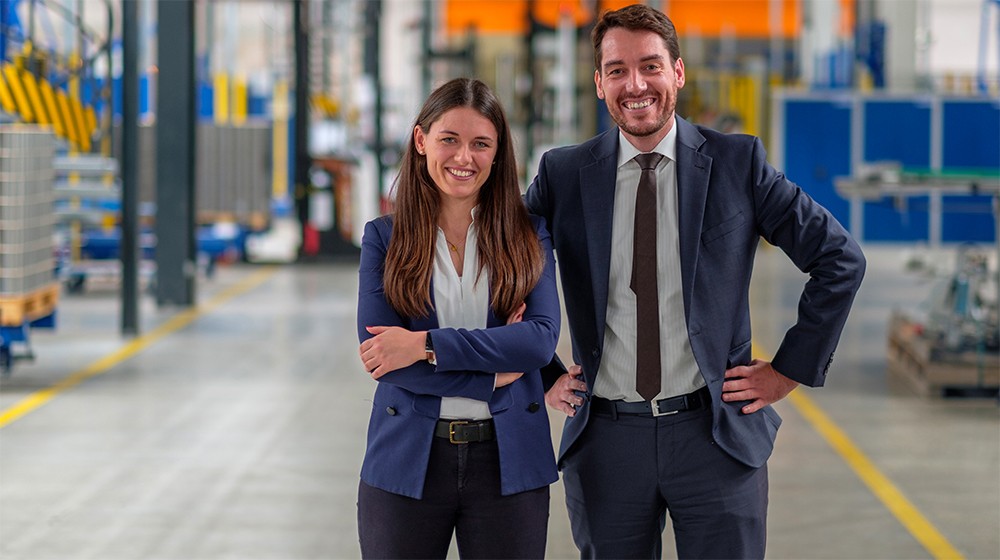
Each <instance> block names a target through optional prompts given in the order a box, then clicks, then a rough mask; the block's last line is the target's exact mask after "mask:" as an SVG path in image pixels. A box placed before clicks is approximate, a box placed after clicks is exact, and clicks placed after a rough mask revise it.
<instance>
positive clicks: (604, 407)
mask: <svg viewBox="0 0 1000 560" xmlns="http://www.w3.org/2000/svg"><path fill="white" fill-rule="evenodd" d="M710 400H711V395H710V394H709V392H708V387H702V388H701V389H698V390H697V391H695V392H693V393H688V394H686V395H680V396H679V397H670V398H667V399H660V400H658V401H653V403H652V404H653V405H655V408H654V407H653V406H650V404H651V403H650V402H649V401H639V402H625V401H609V400H608V399H602V398H601V397H592V398H591V399H590V407H591V409H592V410H593V411H594V412H595V413H604V414H610V415H614V414H632V415H636V416H666V415H668V414H677V413H678V412H683V411H685V410H697V409H699V408H702V407H705V406H708V403H709V402H710Z"/></svg>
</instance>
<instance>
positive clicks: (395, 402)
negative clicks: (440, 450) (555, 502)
mask: <svg viewBox="0 0 1000 560" xmlns="http://www.w3.org/2000/svg"><path fill="white" fill-rule="evenodd" d="M532 221H533V223H534V225H535V228H536V231H537V233H538V241H539V242H540V243H541V244H542V248H543V250H542V253H543V254H544V255H545V268H544V271H543V273H542V277H541V278H540V279H539V281H538V284H537V285H536V286H535V288H534V289H533V290H532V291H531V293H530V294H528V297H527V298H526V299H525V304H526V309H525V311H524V315H523V316H522V320H521V322H519V323H515V324H513V325H505V324H504V323H505V321H504V320H501V319H498V318H497V317H496V316H495V315H494V314H493V311H492V309H491V310H490V311H489V313H488V316H487V325H486V326H487V327H499V328H487V329H471V330H470V329H453V328H444V329H442V328H439V325H438V320H437V315H436V314H435V313H434V311H433V310H429V313H428V316H426V317H403V316H400V315H399V313H397V312H396V311H395V310H393V309H392V308H391V307H390V306H389V304H388V302H387V301H386V299H385V291H384V285H383V280H382V278H383V273H384V269H385V254H386V249H387V248H388V247H389V240H390V239H391V238H392V224H393V220H392V217H390V216H383V217H380V218H376V219H374V220H372V221H370V222H368V223H367V224H366V225H365V233H364V237H363V239H362V248H361V264H360V267H359V269H360V270H359V286H358V338H359V339H360V340H361V341H362V342H363V341H365V340H367V339H368V338H371V336H372V335H371V334H370V333H368V331H367V330H365V327H367V326H397V327H403V328H405V329H408V330H411V331H424V330H429V331H431V336H432V338H433V340H434V350H435V353H436V355H437V366H432V365H431V364H430V363H428V362H426V361H424V360H421V361H419V362H416V363H414V364H412V365H410V366H407V367H405V368H401V369H398V370H395V371H392V372H389V373H387V374H386V375H384V376H382V377H380V378H379V380H378V381H379V383H378V386H377V387H376V389H375V398H374V402H373V404H372V413H371V419H370V420H369V423H368V444H367V449H366V451H365V458H364V462H363V464H362V466H361V479H362V480H364V481H365V482H366V483H368V484H369V485H371V486H374V487H376V488H381V489H383V490H386V491H388V492H392V493H394V494H401V495H403V496H409V497H411V498H417V499H419V498H421V497H422V496H423V490H424V478H425V476H426V473H427V464H428V460H429V457H430V451H431V438H433V437H434V427H435V425H436V424H437V421H438V415H439V413H440V410H441V397H467V398H470V399H477V400H481V401H486V402H488V403H489V408H490V414H492V416H493V422H494V426H495V428H496V429H495V433H496V438H497V446H498V448H499V452H500V490H501V493H502V494H504V495H508V494H514V493H517V492H523V491H525V490H532V489H535V488H541V487H542V486H545V485H548V484H551V483H553V482H555V481H556V480H557V479H558V472H557V471H556V463H555V454H554V453H553V451H552V436H551V433H550V431H549V420H548V415H547V414H546V410H545V395H544V393H543V390H542V378H541V375H540V373H539V369H540V368H541V367H542V366H544V365H545V364H547V363H549V361H550V360H551V359H552V356H553V354H554V353H555V350H556V344H557V343H558V341H559V328H560V306H559V294H558V293H557V291H556V278H555V274H556V272H555V264H554V263H553V259H552V241H551V239H550V237H549V234H548V231H547V230H546V229H545V226H544V224H543V222H542V220H541V219H540V218H538V217H535V216H533V217H532ZM532 242H534V241H532ZM488 280H489V279H488V276H487V274H486V273H485V272H484V274H483V276H482V277H481V278H480V281H481V282H488ZM433 295H434V289H433V286H432V287H431V299H432V302H433ZM497 372H524V375H522V376H521V377H520V378H519V379H518V380H517V381H515V382H513V383H511V384H510V385H507V386H505V387H500V388H498V389H496V390H494V388H493V384H494V380H495V378H496V376H495V375H494V374H495V373H497Z"/></svg>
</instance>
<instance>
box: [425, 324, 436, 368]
mask: <svg viewBox="0 0 1000 560" xmlns="http://www.w3.org/2000/svg"><path fill="white" fill-rule="evenodd" d="M424 352H427V357H426V360H427V361H428V362H430V364H431V365H432V366H436V365H437V356H435V355H434V341H432V340H431V331H427V336H425V337H424Z"/></svg>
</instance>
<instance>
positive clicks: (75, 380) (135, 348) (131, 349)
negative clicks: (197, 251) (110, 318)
mask: <svg viewBox="0 0 1000 560" xmlns="http://www.w3.org/2000/svg"><path fill="white" fill-rule="evenodd" d="M275 270H277V269H276V268H275V267H273V266H268V267H265V268H262V269H261V270H259V271H257V272H255V273H254V274H252V275H251V276H248V277H247V278H244V279H243V280H242V281H240V282H239V283H237V284H234V285H233V286H230V287H229V288H227V289H225V290H223V291H222V292H221V293H220V294H219V295H217V296H215V297H214V298H212V299H211V300H210V301H209V302H207V303H205V304H204V305H199V306H197V307H194V308H191V309H187V310H184V311H181V312H180V313H178V314H177V315H174V316H173V317H171V318H170V319H169V320H167V321H166V322H165V323H163V324H162V325H160V326H159V327H157V328H155V329H153V330H152V331H150V332H149V333H148V334H145V335H143V336H140V337H138V338H136V339H134V340H132V341H131V342H129V343H128V344H126V345H124V346H122V347H121V348H119V349H118V350H116V351H114V352H112V353H111V354H108V355H107V356H104V357H103V358H100V359H99V360H97V361H95V362H94V363H92V364H90V365H88V366H87V367H85V368H83V369H81V370H78V371H76V372H74V373H71V374H70V375H68V376H66V377H65V378H63V379H62V380H61V381H59V382H57V383H55V384H54V385H52V386H51V387H48V388H46V389H42V390H41V391H36V392H34V393H32V394H31V395H28V396H27V397H25V398H23V399H21V400H20V401H18V402H17V403H16V404H14V405H13V406H11V407H10V408H8V409H7V410H4V411H3V412H0V428H3V427H5V426H7V425H8V424H10V423H11V422H14V421H16V420H18V419H19V418H21V417H23V416H24V415H26V414H28V413H29V412H31V411H33V410H35V409H37V408H39V407H41V406H42V405H44V404H45V403H47V402H49V401H50V400H52V399H53V398H54V397H55V396H56V395H58V394H59V393H62V392H63V391H66V390H68V389H70V388H72V387H74V386H76V385H77V384H79V383H80V382H82V381H85V380H87V379H90V378H91V377H95V376H98V375H101V374H102V373H107V372H108V370H110V369H111V368H113V367H114V366H116V365H118V364H120V363H122V362H124V361H125V360H127V359H129V358H131V357H132V356H134V355H136V354H138V353H139V352H142V351H143V350H145V349H146V348H147V347H148V346H150V345H151V344H153V343H154V342H156V341H157V340H159V339H161V338H163V337H164V336H167V335H168V334H170V333H173V332H175V331H178V330H180V329H182V328H184V327H186V326H187V325H188V324H190V323H191V322H192V321H194V320H195V319H197V318H198V317H199V316H201V315H204V314H206V313H208V312H210V311H212V310H213V309H215V308H216V307H218V306H220V305H222V304H223V303H225V302H227V301H229V300H231V299H233V298H234V297H236V296H239V295H241V294H244V293H246V292H248V291H250V290H252V289H253V288H256V287H257V286H259V285H260V284H262V283H263V282H264V281H265V280H267V279H268V278H270V277H271V275H272V274H274V272H275Z"/></svg>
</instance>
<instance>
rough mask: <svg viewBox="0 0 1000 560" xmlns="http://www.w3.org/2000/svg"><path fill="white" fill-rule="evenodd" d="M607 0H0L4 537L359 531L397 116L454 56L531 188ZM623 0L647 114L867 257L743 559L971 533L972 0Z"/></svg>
mask: <svg viewBox="0 0 1000 560" xmlns="http://www.w3.org/2000/svg"><path fill="white" fill-rule="evenodd" d="M629 3H631V2H626V1H619V0H287V1H265V0H240V1H236V0H0V557H3V558H75V557H81V558H83V557H100V558H214V557H234V558H250V557H266V558H299V557H303V558H304V557H310V558H331V557H355V556H357V554H358V551H357V550H356V542H355V541H356V536H355V535H356V534H355V532H354V531H356V527H355V526H354V524H353V523H354V520H353V515H354V509H353V508H354V504H353V499H354V498H353V496H354V493H355V492H356V484H357V470H358V466H359V465H360V458H361V455H362V454H363V450H364V429H365V424H366V422H367V415H368V413H369V410H368V409H369V408H370V406H369V403H370V395H371V391H372V390H373V382H371V381H370V380H369V379H368V378H367V377H366V376H364V375H363V373H364V372H363V371H360V370H361V368H360V364H359V363H357V362H358V360H357V358H356V348H357V342H356V333H355V330H354V329H355V326H354V305H355V295H356V267H357V258H358V255H359V251H360V249H359V247H360V241H361V233H362V230H363V226H364V224H365V222H366V221H368V220H370V219H372V218H374V217H376V216H378V215H380V214H382V213H384V212H386V211H388V209H389V208H390V202H391V199H392V184H393V181H394V178H395V175H396V172H397V165H398V161H399V158H400V154H401V150H402V148H403V146H404V143H405V142H406V141H407V139H408V137H409V135H410V133H411V130H412V124H413V119H414V117H415V115H416V113H417V111H418V109H419V107H420V105H421V103H422V102H423V100H424V98H425V97H426V95H427V94H428V93H429V92H430V91H431V90H432V89H433V88H435V87H436V86H437V85H439V84H441V83H443V82H445V81H447V80H448V79H451V78H454V77H459V76H471V77H476V78H479V79H481V80H483V81H485V82H486V83H487V84H489V85H490V86H491V87H492V88H493V90H494V91H495V92H496V93H497V95H498V96H499V98H500V99H501V101H502V102H503V105H504V107H505V108H506V110H507V114H508V117H509V119H510V121H511V123H512V125H513V132H514V141H515V147H516V153H517V160H518V163H519V166H520V174H521V178H522V188H526V187H527V185H528V184H529V183H530V181H531V179H532V178H533V176H534V174H535V170H536V166H537V162H538V160H539V158H540V157H541V154H543V153H544V152H545V150H547V149H550V148H552V147H554V146H560V145H566V144H572V143H577V142H581V141H583V140H586V139H587V138H589V137H591V136H593V135H594V134H596V133H598V132H600V131H603V130H605V129H607V128H608V127H610V126H613V123H612V122H611V120H610V118H609V116H608V113H607V111H606V108H605V106H604V103H603V102H601V101H599V100H598V99H597V97H596V95H595V90H594V62H593V49H592V46H591V42H590V31H591V29H592V27H593V25H594V22H595V19H596V17H597V15H598V14H600V13H601V12H602V11H604V10H609V9H616V8H619V7H622V6H624V5H627V4H629ZM646 3H647V4H650V5H652V6H654V7H657V8H661V9H662V10H664V11H665V12H666V13H667V14H668V15H669V16H670V17H671V19H672V20H673V22H674V24H675V25H676V28H677V31H678V33H679V36H680V46H681V54H682V58H683V60H684V63H685V67H686V71H687V83H686V86H685V87H684V89H683V90H682V91H681V93H680V98H679V100H678V105H677V112H678V114H679V115H681V116H682V117H684V118H685V119H687V120H689V121H692V122H695V123H698V124H703V125H707V126H710V127H714V128H716V129H719V130H724V131H728V132H743V133H748V134H753V135H757V136H760V137H761V138H762V139H763V140H764V143H765V145H766V146H767V149H768V159H769V161H770V162H771V163H772V164H774V165H775V167H777V168H778V169H780V170H782V171H784V172H785V173H786V174H787V175H788V176H789V178H791V179H792V180H793V181H795V182H796V183H798V184H799V185H801V186H802V188H803V189H805V191H806V192H808V193H809V194H810V195H811V196H812V197H813V198H815V199H816V200H817V201H819V202H820V203H822V204H823V205H824V206H826V207H827V208H828V209H829V210H830V211H831V212H832V213H833V215H834V216H835V217H836V218H837V219H838V220H840V221H841V222H842V223H843V224H844V225H845V226H847V227H848V228H849V229H850V230H851V232H852V233H853V234H854V235H855V236H856V237H857V238H858V239H859V241H861V243H862V245H863V246H864V248H865V251H866V254H867V255H868V259H869V275H868V278H867V279H866V282H865V286H864V288H863V290H862V293H861V294H860V295H859V300H858V304H857V305H856V310H855V311H854V312H853V314H852V319H851V323H850V324H849V325H848V329H847V331H846V332H845V339H844V342H842V345H841V349H840V350H838V365H837V366H835V369H836V368H838V367H839V371H838V372H837V374H838V375H831V384H832V385H834V386H833V387H831V388H829V389H824V390H823V391H820V392H817V397H816V398H817V401H816V402H813V401H811V400H805V399H808V397H801V399H799V400H795V399H792V400H791V401H789V402H788V403H787V404H786V403H781V404H782V406H781V407H780V408H779V410H780V411H781V412H782V414H783V415H784V416H785V417H786V425H785V426H786V427H783V428H782V430H783V434H786V435H785V436H784V439H779V450H778V454H777V455H776V459H775V460H774V461H772V473H773V479H772V480H774V481H775V482H772V496H773V498H772V499H773V500H774V506H773V508H772V511H773V514H772V519H773V520H774V522H773V523H772V525H773V526H777V527H778V528H785V529H789V528H792V529H798V531H796V530H787V531H781V530H778V531H775V535H776V536H775V537H774V540H773V542H774V544H773V545H772V549H771V550H772V551H774V554H775V556H776V557H786V558H806V557H819V558H847V557H850V558H913V557H935V558H945V557H952V558H954V557H963V556H968V557H973V558H976V557H978V558H997V557H1000V536H998V533H1000V531H997V527H998V526H1000V418H998V414H997V406H996V405H997V402H998V401H997V389H998V385H1000V362H998V358H997V356H998V347H1000V342H998V339H1000V328H998V311H997V300H998V293H1000V287H998V286H1000V282H998V276H997V274H998V273H997V270H998V267H997V261H998V250H997V247H998V246H997V239H998V228H1000V226H998V212H1000V207H998V193H1000V0H663V1H659V0H651V1H649V2H646ZM557 258H558V256H557ZM781 258H782V255H780V253H779V254H776V251H773V250H771V248H770V247H768V246H766V245H764V246H762V248H761V251H760V257H759V261H758V264H757V267H758V269H759V270H756V271H755V287H754V290H753V294H752V296H753V300H752V301H754V304H753V305H754V314H755V317H754V322H755V325H754V329H755V337H756V342H757V343H758V346H759V351H758V352H757V353H756V354H758V355H765V356H766V354H767V352H769V351H770V352H773V351H774V350H775V349H776V347H777V343H778V341H780V337H781V334H782V332H783V330H784V328H787V325H788V324H790V321H792V320H794V317H795V309H796V303H797V297H798V294H799V291H800V290H801V284H802V276H801V274H800V273H798V271H795V270H794V269H789V267H788V266H784V265H782V264H780V263H781V262H782V261H781ZM785 265H787V263H785ZM758 278H760V280H758ZM564 330H565V329H564ZM567 338H568V335H566V334H564V336H563V342H562V343H561V345H560V350H559V353H560V355H561V356H562V357H563V359H564V361H565V360H567V359H569V358H570V356H571V350H570V348H569V345H568V341H567ZM104 374H112V375H104ZM98 376H100V377H99V378H98ZM346 379H350V381H349V382H345V380H346ZM800 393H804V391H797V392H796V393H795V394H800ZM816 411H819V414H820V416H816ZM824 411H826V412H824ZM823 414H829V417H826V416H822V415H823ZM817 418H819V419H818V420H817ZM824 418H825V419H826V420H824ZM552 420H553V430H554V433H557V432H558V429H559V427H561V423H562V422H561V419H559V418H558V417H556V416H553V417H552ZM825 421H832V422H833V425H834V427H835V428H836V427H837V426H841V427H842V432H841V435H845V434H846V437H847V438H848V439H847V442H848V444H850V445H848V447H846V448H845V447H843V446H840V447H838V444H836V443H835V442H838V441H840V442H841V443H842V440H841V439H838V437H839V436H837V432H836V431H834V432H830V431H829V430H828V429H827V428H829V424H828V423H824V422H825ZM824 426H826V428H824ZM837 429H840V428H837ZM824 430H826V431H824ZM831 433H833V435H831ZM851 438H853V440H852V439H851ZM556 441H558V438H556ZM278 442H280V443H278ZM783 442H784V443H783ZM816 442H820V443H819V444H818V445H819V446H818V447H817V443H816ZM822 442H826V443H827V444H829V446H828V447H827V446H826V444H824V443H822ZM782 457H783V458H782ZM803 465H810V468H812V469H814V470H811V471H810V470H809V469H807V475H803V476H804V478H802V479H799V478H797V477H796V476H793V475H791V473H792V472H795V473H798V472H799V471H798V470H797V469H798V468H800V467H802V466H803ZM873 469H874V472H875V473H876V474H877V475H878V477H883V478H878V477H875V478H872V476H873V475H871V473H872V472H873ZM880 469H881V470H880ZM851 473H854V474H851ZM883 473H884V476H883ZM841 477H842V478H841ZM331 481H335V482H331ZM782 481H784V482H782ZM831 481H837V482H836V483H834V482H831ZM553 488H554V490H553V496H554V498H553V504H554V505H553V514H552V527H551V528H550V552H551V556H552V557H571V556H574V555H575V549H573V548H572V543H571V539H570V537H569V533H568V527H567V526H566V521H565V514H564V510H562V509H560V508H562V506H561V505H559V501H560V500H561V498H560V495H559V492H560V490H559V485H556V486H554V487H553ZM894 492H898V495H897V494H896V493H894ZM900 499H901V500H902V501H900ZM911 500H912V501H911ZM818 503H824V504H828V506H827V507H818V506H817V505H816V504H818ZM116 508H117V509H116ZM246 512H250V513H246ZM831 516H832V517H836V518H837V519H836V521H835V522H834V521H833V520H831V519H830V517H831ZM831 526H832V527H837V529H836V530H835V531H833V532H832V533H830V534H828V533H829V531H827V528H828V527H831ZM207 528H211V530H209V529H207ZM668 533H669V531H668ZM850 536H854V537H855V538H851V537H850ZM668 540H669V537H668ZM666 550H671V547H670V546H667V547H666Z"/></svg>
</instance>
